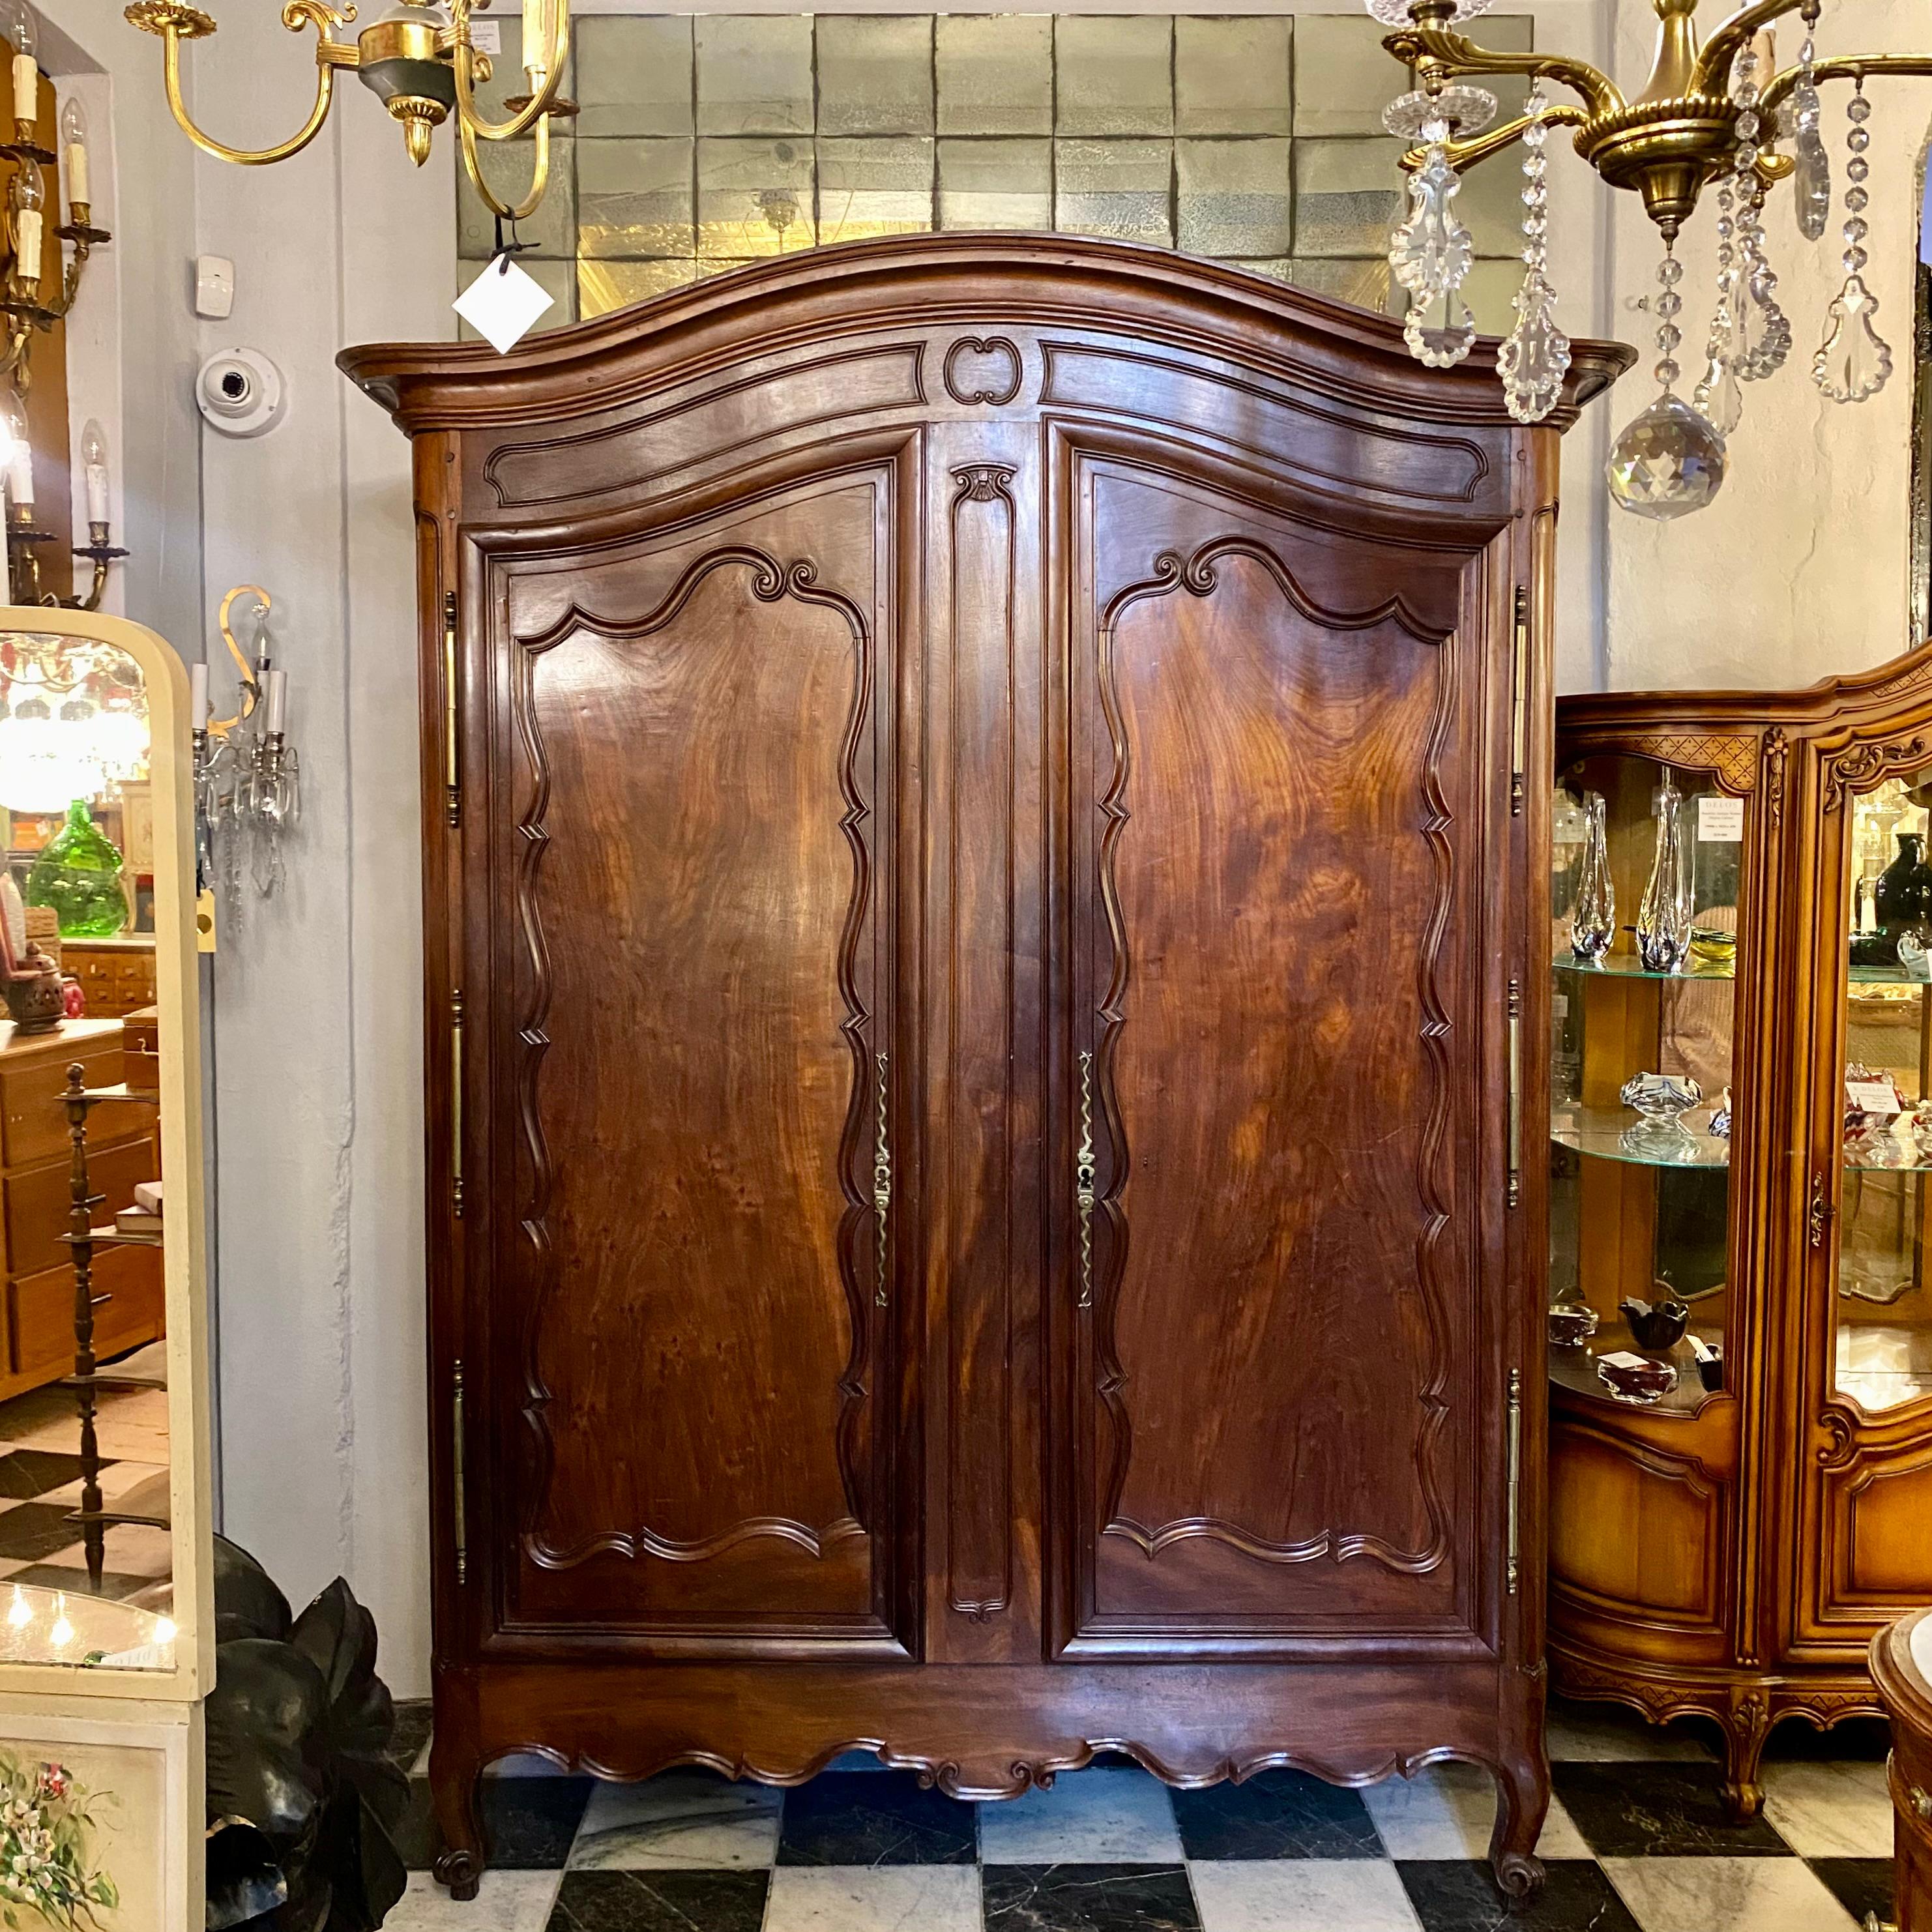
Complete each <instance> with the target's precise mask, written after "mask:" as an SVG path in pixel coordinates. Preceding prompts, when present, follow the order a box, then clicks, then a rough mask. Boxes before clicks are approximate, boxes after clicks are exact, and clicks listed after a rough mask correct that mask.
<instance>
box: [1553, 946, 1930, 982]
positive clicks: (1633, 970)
mask: <svg viewBox="0 0 1932 1932" xmlns="http://www.w3.org/2000/svg"><path fill="white" fill-rule="evenodd" d="M1553 963H1554V965H1555V966H1556V970H1557V971H1558V972H1559V973H1573V974H1575V975H1576V976H1577V978H1578V979H1580V980H1663V981H1664V983H1666V984H1667V985H1670V986H1703V985H1706V984H1709V983H1711V982H1712V981H1716V982H1718V983H1721V984H1723V985H1727V986H1728V985H1729V984H1730V983H1731V982H1732V981H1733V980H1736V977H1737V969H1736V966H1735V965H1724V966H1688V967H1686V968H1685V970H1684V971H1682V973H1652V972H1648V971H1646V970H1645V968H1643V965H1641V964H1640V962H1639V961H1638V959H1637V955H1636V954H1635V953H1610V954H1608V955H1607V956H1606V957H1604V959H1599V960H1597V961H1595V962H1594V963H1592V962H1590V961H1589V960H1584V959H1572V958H1571V957H1569V956H1568V955H1567V954H1564V953H1559V954H1558V955H1557V956H1556V960H1555V962H1553ZM1871 970H1872V971H1874V972H1876V971H1880V970H1882V969H1880V968H1876V967H1874V968H1872V969H1871ZM1891 970H1893V971H1897V968H1893V969H1891Z"/></svg>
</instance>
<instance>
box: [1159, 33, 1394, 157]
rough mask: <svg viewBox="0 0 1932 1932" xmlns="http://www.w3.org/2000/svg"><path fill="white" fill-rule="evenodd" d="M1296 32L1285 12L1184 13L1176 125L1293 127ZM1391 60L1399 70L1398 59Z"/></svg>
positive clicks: (1244, 130)
mask: <svg viewBox="0 0 1932 1932" xmlns="http://www.w3.org/2000/svg"><path fill="white" fill-rule="evenodd" d="M1294 33H1295V23H1294V21H1293V20H1292V19H1290V18H1289V17H1288V16H1287V15H1286V14H1282V15H1278V16H1276V17H1272V18H1271V17H1268V16H1267V15H1265V14H1246V15H1241V16H1237V17H1232V18H1229V19H1226V20H1205V19H1201V18H1199V17H1195V16H1193V15H1188V16H1185V17H1181V18H1179V19H1177V20H1175V23H1174V131H1175V133H1177V134H1287V133H1292V132H1293V131H1294V129H1293V125H1292V123H1293V120H1294V111H1293V110H1294V102H1293V95H1292V85H1291V76H1292V68H1293V46H1294V41H1293V36H1294ZM1383 58H1384V59H1385V60H1387V58H1388V57H1387V55H1384V56H1383ZM1389 65H1390V68H1391V71H1394V63H1393V62H1390V63H1389Z"/></svg>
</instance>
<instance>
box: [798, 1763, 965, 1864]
mask: <svg viewBox="0 0 1932 1932" xmlns="http://www.w3.org/2000/svg"><path fill="white" fill-rule="evenodd" d="M978 1855H979V1846H978V1838H977V1833H976V1832H975V1830H974V1812H973V1808H972V1806H971V1805H965V1804H962V1803H961V1802H960V1801H959V1799H956V1798H949V1797H947V1796H946V1794H945V1793H944V1792H943V1791H935V1790H921V1789H920V1787H919V1781H918V1780H917V1779H916V1778H914V1777H913V1774H912V1773H911V1772H909V1771H828V1772H821V1773H820V1775H818V1776H817V1778H813V1779H811V1781H809V1782H808V1783H807V1784H801V1785H799V1787H797V1788H796V1790H791V1791H787V1793H785V1800H784V1821H783V1823H782V1825H781V1828H780V1830H779V1833H778V1863H779V1864H781V1865H970V1864H972V1863H973V1862H974V1860H975V1858H977V1857H978Z"/></svg>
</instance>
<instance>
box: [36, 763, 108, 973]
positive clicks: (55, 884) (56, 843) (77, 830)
mask: <svg viewBox="0 0 1932 1932" xmlns="http://www.w3.org/2000/svg"><path fill="white" fill-rule="evenodd" d="M27 903H28V904H29V905H37V906H52V907H53V909H54V914H55V917H56V918H58V919H59V921H60V932H61V937H62V938H63V939H108V938H112V937H113V935H115V933H117V932H119V931H120V930H121V928H122V927H123V926H125V925H126V924H127V894H126V893H125V892H123V891H122V890H121V853H120V851H119V850H118V848H117V847H115V844H114V843H113V841H112V840H111V839H110V838H108V836H107V834H106V833H105V832H103V831H102V830H101V828H100V827H99V826H98V825H96V824H95V822H94V817H93V814H92V813H91V812H90V811H89V810H88V808H87V801H86V799H84V798H77V799H75V800H74V802H73V803H72V804H71V805H69V806H68V808H67V823H65V825H64V826H62V827H61V829H60V830H59V831H58V832H55V835H53V837H52V838H50V839H49V840H48V841H47V843H46V846H45V847H43V850H42V851H41V853H40V856H39V857H38V858H37V859H35V860H34V865H33V869H32V870H31V871H30V872H28V874H27Z"/></svg>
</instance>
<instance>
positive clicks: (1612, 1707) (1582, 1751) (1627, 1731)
mask: <svg viewBox="0 0 1932 1932" xmlns="http://www.w3.org/2000/svg"><path fill="white" fill-rule="evenodd" d="M1715 1736H1716V1732H1715V1728H1714V1727H1710V1726H1703V1725H1700V1726H1697V1727H1692V1726H1691V1725H1689V1724H1684V1723H1681V1722H1680V1723H1678V1724H1669V1725H1665V1724H1650V1723H1649V1722H1647V1721H1646V1720H1645V1719H1643V1718H1640V1717H1639V1716H1638V1715H1637V1713H1636V1712H1634V1711H1631V1710H1626V1709H1625V1708H1624V1706H1622V1705H1621V1704H1589V1705H1583V1706H1574V1707H1571V1708H1569V1709H1564V1710H1561V1711H1559V1710H1557V1709H1555V1708H1554V1707H1553V1708H1552V1709H1551V1711H1550V1725H1549V1737H1550V1757H1551V1758H1552V1759H1553V1760H1554V1761H1556V1763H1565V1762H1568V1763H1622V1762H1625V1761H1627V1760H1640V1759H1643V1758H1652V1759H1656V1760H1676V1761H1678V1762H1679V1763H1682V1762H1684V1761H1685V1760H1694V1761H1697V1762H1700V1763H1710V1762H1711V1761H1712V1760H1714V1759H1715V1757H1716V1756H1717V1753H1716V1752H1715V1751H1714V1750H1713V1749H1712V1748H1711V1745H1710V1744H1709V1742H1707V1740H1708V1739H1709V1738H1712V1737H1715Z"/></svg>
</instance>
